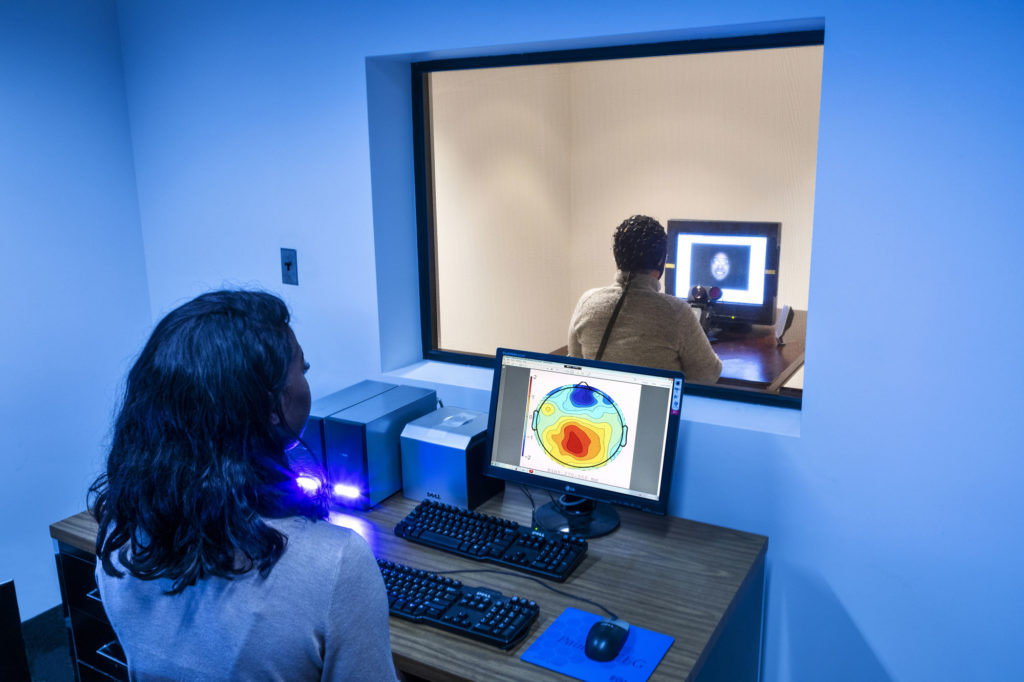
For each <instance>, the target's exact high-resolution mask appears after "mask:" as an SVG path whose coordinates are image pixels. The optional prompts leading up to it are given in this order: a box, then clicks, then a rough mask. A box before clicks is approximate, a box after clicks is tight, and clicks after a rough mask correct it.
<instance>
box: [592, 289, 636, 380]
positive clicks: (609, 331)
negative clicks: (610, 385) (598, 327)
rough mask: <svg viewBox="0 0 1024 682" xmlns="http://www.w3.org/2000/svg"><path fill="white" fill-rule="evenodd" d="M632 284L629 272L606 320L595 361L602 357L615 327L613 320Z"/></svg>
mask: <svg viewBox="0 0 1024 682" xmlns="http://www.w3.org/2000/svg"><path fill="white" fill-rule="evenodd" d="M632 283H633V273H632V272H631V273H629V274H628V275H627V276H626V283H625V284H624V285H623V286H622V295H621V296H619V300H618V301H617V302H616V303H615V310H613V311H612V316H611V318H610V319H609V320H608V326H607V327H605V329H604V336H603V337H601V345H600V347H598V349H597V355H595V356H594V359H595V360H600V359H601V358H602V357H603V356H604V349H605V346H607V345H608V337H609V336H611V335H612V327H613V326H615V318H617V317H618V316H619V311H620V310H622V302H623V301H625V300H626V292H627V291H629V285H630V284H632Z"/></svg>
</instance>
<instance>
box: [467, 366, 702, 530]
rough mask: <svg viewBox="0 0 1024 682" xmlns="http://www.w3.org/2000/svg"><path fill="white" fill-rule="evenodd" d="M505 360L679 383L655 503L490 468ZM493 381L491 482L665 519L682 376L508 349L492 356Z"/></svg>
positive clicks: (489, 441)
mask: <svg viewBox="0 0 1024 682" xmlns="http://www.w3.org/2000/svg"><path fill="white" fill-rule="evenodd" d="M505 356H510V357H518V358H529V359H533V360H544V361H548V362H554V363H559V364H563V365H570V366H573V367H593V368H596V369H610V370H616V371H620V372H629V373H632V374H646V375H649V376H657V377H664V378H668V379H673V380H674V379H679V380H680V381H681V386H682V389H681V392H680V396H679V400H680V406H679V407H680V409H679V410H676V411H675V413H673V411H672V410H671V409H669V414H668V427H667V431H666V434H665V455H664V457H665V459H664V462H663V465H662V467H661V484H660V486H659V491H660V492H659V495H658V499H656V500H649V499H645V498H641V497H636V496H634V495H628V494H626V493H616V492H614V491H610V490H605V489H604V488H594V487H590V486H587V485H584V484H580V485H574V486H567V485H565V484H563V483H562V482H561V481H556V480H554V479H549V478H547V477H544V476H540V475H537V474H525V473H522V472H519V471H513V470H511V469H505V468H503V467H497V466H494V465H492V464H491V462H492V461H493V452H494V422H495V418H496V417H497V411H498V409H497V408H498V386H499V384H500V383H501V365H502V360H503V358H504V357H505ZM494 359H495V365H494V378H493V381H492V384H491V399H490V409H489V410H488V415H487V450H486V453H487V458H486V460H485V461H484V470H483V471H484V474H486V475H487V476H491V477H492V478H499V479H501V480H504V481H507V482H509V483H517V484H520V485H526V486H530V487H533V488H540V489H542V490H548V491H551V492H557V493H562V494H568V495H577V496H580V497H585V498H587V499H590V500H594V501H596V502H610V503H612V504H617V505H620V506H623V507H631V508H633V509H639V510H641V511H645V512H650V513H652V514H661V515H664V514H666V513H667V512H668V502H669V497H670V495H671V491H672V472H673V470H674V468H675V458H676V446H677V444H678V437H679V422H680V419H681V413H682V397H683V394H684V393H685V389H686V379H685V377H684V376H683V373H682V372H676V371H672V370H665V369H657V368H654V367H641V366H639V365H624V364H620V363H616V362H604V361H597V360H584V359H582V358H573V357H568V356H565V355H551V354H548V353H535V352H533V351H524V350H513V349H510V348H499V349H497V351H496V352H495V357H494Z"/></svg>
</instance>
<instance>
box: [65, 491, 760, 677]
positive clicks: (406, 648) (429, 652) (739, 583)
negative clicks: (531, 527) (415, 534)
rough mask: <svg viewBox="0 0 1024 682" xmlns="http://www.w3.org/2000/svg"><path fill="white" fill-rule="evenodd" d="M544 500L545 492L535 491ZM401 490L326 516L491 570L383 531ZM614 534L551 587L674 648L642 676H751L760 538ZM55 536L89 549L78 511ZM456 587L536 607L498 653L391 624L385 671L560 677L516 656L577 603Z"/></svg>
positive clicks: (530, 586)
mask: <svg viewBox="0 0 1024 682" xmlns="http://www.w3.org/2000/svg"><path fill="white" fill-rule="evenodd" d="M541 496H542V497H544V498H546V495H543V493H542V494H541ZM415 504H416V503H415V502H414V501H412V500H407V499H405V498H403V497H402V496H401V494H398V495H395V496H393V497H391V498H390V499H388V500H386V501H384V502H383V503H382V504H380V505H378V507H376V508H375V509H372V510H370V511H368V512H350V513H345V514H341V513H339V514H335V515H333V516H332V521H333V522H335V523H338V524H339V525H344V526H348V527H351V528H353V529H354V530H356V531H358V532H359V533H360V534H361V535H363V537H365V538H366V539H367V541H368V542H369V543H370V545H371V547H372V548H373V551H374V553H375V554H376V555H377V556H379V557H384V558H387V559H391V560H392V561H396V562H399V563H404V564H409V565H411V566H415V567H417V568H422V569H425V570H429V571H445V570H457V569H478V568H488V567H492V568H497V567H496V566H494V565H493V564H482V563H480V562H476V561H471V560H469V559H462V558H461V557H457V556H453V555H451V554H448V553H446V552H441V551H438V550H433V549H430V548H427V547H423V546H421V545H417V544H414V543H411V542H408V541H406V540H403V539H400V538H397V537H395V535H394V532H393V531H394V527H395V524H396V523H398V521H399V520H400V519H402V518H403V517H404V516H405V515H406V514H407V513H408V512H409V511H410V510H411V509H412V508H413V507H414V506H415ZM618 509H619V513H620V514H621V516H622V527H621V528H620V529H619V530H618V531H616V532H615V533H612V534H611V535H609V536H606V537H604V538H597V539H594V540H591V541H590V551H589V552H588V554H587V557H586V558H585V560H584V561H583V563H582V564H581V565H580V566H579V567H577V569H576V570H575V571H574V572H573V575H572V576H571V577H570V578H569V579H568V580H567V581H566V582H565V583H561V584H559V583H554V582H549V581H545V582H546V583H548V584H550V585H551V586H552V587H554V588H556V589H559V590H562V591H564V592H568V593H570V594H574V595H579V596H583V597H587V598H590V599H594V600H596V601H599V602H601V603H602V604H604V605H605V606H607V607H608V608H609V609H611V610H612V611H614V612H616V613H617V614H618V615H619V616H620V617H621V618H624V619H625V620H626V621H628V622H630V623H632V624H635V625H638V626H640V627H643V628H646V629H650V630H655V631H658V632H662V633H665V634H668V635H670V636H672V637H674V638H675V643H674V644H673V645H672V648H671V649H669V651H668V654H666V656H665V658H664V659H663V660H662V662H661V664H660V665H659V666H658V668H657V669H656V670H655V672H654V675H653V676H652V677H651V679H652V680H693V679H699V680H701V681H704V680H751V681H753V680H756V679H757V676H758V664H759V658H760V640H761V613H762V603H763V589H764V557H765V551H766V549H767V545H768V539H767V538H765V537H763V536H759V535H752V534H750V533H743V532H739V531H733V530H729V529H725V528H719V527H717V526H709V525H706V524H701V523H695V522H693V521H686V520H683V519H677V518H671V517H658V516H653V515H650V514H643V513H641V512H637V511H634V510H631V509H625V508H618ZM479 511H483V512H485V513H489V514H497V515H500V516H504V517H506V518H510V519H513V520H515V521H519V522H520V523H528V522H529V519H530V507H529V503H528V502H527V501H526V498H525V496H524V495H523V494H522V492H520V491H519V490H518V489H512V488H509V489H508V490H506V492H505V493H504V494H501V495H498V496H496V497H494V498H492V499H491V500H489V501H488V502H487V503H485V504H484V505H482V506H481V507H479ZM50 534H51V535H52V536H53V537H54V538H55V539H57V540H59V541H61V542H64V543H67V544H70V545H71V546H72V547H76V548H78V549H79V550H84V551H90V548H91V545H92V542H93V541H94V539H95V524H94V523H93V522H92V520H91V518H89V517H88V516H87V515H84V514H79V515H77V516H73V517H71V518H70V519H66V520H65V521H61V522H60V523H56V524H54V525H53V526H51V527H50ZM453 577H457V578H459V579H461V580H463V581H464V582H465V583H466V584H468V585H479V586H486V587H490V588H494V589H498V590H501V591H502V592H503V593H505V594H506V595H519V596H523V597H528V598H530V599H534V600H535V601H537V603H538V604H540V607H541V611H540V616H539V618H538V619H537V622H536V623H534V625H533V627H532V629H531V631H530V634H529V635H528V636H527V638H526V640H525V641H524V642H522V643H520V644H519V645H518V646H517V647H515V648H514V649H512V650H510V651H501V650H498V649H496V648H493V647H490V646H487V645H483V644H480V643H477V642H474V641H471V640H468V639H466V638H463V637H459V636H457V635H452V634H448V633H446V632H443V631H441V630H438V629H436V628H432V627H429V626H426V625H416V624H413V623H410V622H408V621H405V620H402V619H399V618H391V621H390V622H391V647H392V652H393V654H394V658H395V664H396V667H397V668H398V669H399V670H400V671H401V672H405V673H411V674H413V675H416V676H418V677H422V678H425V679H427V680H530V681H533V680H566V679H567V678H566V677H565V676H563V675H560V674H558V673H555V672H552V671H549V670H546V669H544V668H539V667H537V666H534V665H532V664H529V663H525V662H523V661H521V660H519V657H520V656H521V655H522V653H523V652H524V651H526V649H527V648H529V646H530V645H531V644H532V643H533V641H534V640H535V639H536V638H537V637H538V636H539V635H540V633H541V632H543V631H544V630H545V629H546V628H547V627H548V626H549V625H550V624H551V623H552V622H553V621H554V620H555V618H557V617H558V615H559V614H561V613H562V611H563V610H564V609H565V608H567V607H569V606H573V607H576V608H579V609H582V610H586V611H590V612H596V613H600V611H599V610H598V609H597V608H596V607H594V606H591V605H589V604H586V603H584V602H580V601H578V600H574V599H571V598H569V597H566V596H562V595H558V594H555V593H554V592H550V591H548V590H546V589H544V588H543V587H541V586H540V585H538V584H536V583H534V582H533V581H531V580H528V579H524V578H521V577H518V575H498V574H494V573H470V574H466V575H455V576H453Z"/></svg>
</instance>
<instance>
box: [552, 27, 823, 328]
mask: <svg viewBox="0 0 1024 682" xmlns="http://www.w3.org/2000/svg"><path fill="white" fill-rule="evenodd" d="M821 56H822V48H821V47H819V46H807V47H791V48H782V49H770V50H746V51H740V52H717V53H709V54H693V55H681V56H671V57H668V56H666V57H648V58H644V59H619V60H613V61H610V62H605V63H599V62H584V63H581V64H574V65H572V72H573V73H572V79H571V83H572V101H573V103H574V107H573V128H572V134H573V142H572V149H573V156H572V175H571V177H572V179H573V188H572V189H573V191H572V193H571V194H570V197H571V201H572V208H571V215H572V232H571V236H570V243H571V244H573V246H574V248H573V249H572V251H571V257H572V281H571V288H572V290H573V291H575V292H576V293H577V298H578V295H579V293H581V292H583V291H585V290H587V289H590V288H592V287H597V286H607V285H608V284H609V283H610V282H611V281H612V278H613V277H614V274H615V264H614V260H613V259H612V256H611V232H612V229H613V228H614V227H615V226H616V225H618V224H619V222H621V221H622V219H623V218H625V217H627V216H629V215H632V214H634V213H644V214H647V215H651V216H653V217H655V218H657V219H658V220H660V221H661V223H662V224H663V225H667V224H668V221H669V220H670V219H674V218H693V219H701V220H749V221H769V222H779V223H782V233H781V240H780V241H781V244H782V257H781V262H780V266H779V302H780V305H781V304H783V303H785V304H789V305H790V306H792V307H793V308H797V309H800V310H807V300H808V280H809V278H810V268H811V235H812V223H813V214H814V171H815V161H816V158H817V151H818V109H819V105H820V93H821V90H820V87H821ZM573 302H574V303H575V300H574V301H573Z"/></svg>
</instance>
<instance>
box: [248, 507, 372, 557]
mask: <svg viewBox="0 0 1024 682" xmlns="http://www.w3.org/2000/svg"><path fill="white" fill-rule="evenodd" d="M266 521H267V523H268V524H269V525H270V526H271V527H272V528H274V529H276V530H278V531H280V532H281V533H283V534H284V535H285V536H286V537H287V538H288V544H287V547H286V549H285V554H286V555H288V554H291V555H292V556H291V557H290V558H291V559H292V560H293V561H294V560H295V559H298V560H300V561H303V562H307V561H308V562H315V563H319V562H324V561H326V562H333V561H337V560H338V559H341V558H342V557H345V556H352V555H353V554H356V555H364V554H372V553H371V552H370V546H369V545H368V544H367V542H366V540H364V539H363V537H362V536H361V535H359V533H357V532H355V531H354V530H352V529H350V528H344V527H342V526H336V525H334V524H332V523H330V522H328V521H313V520H311V519H307V518H303V517H300V516H293V517H289V518H285V519H267V520H266Z"/></svg>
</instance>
